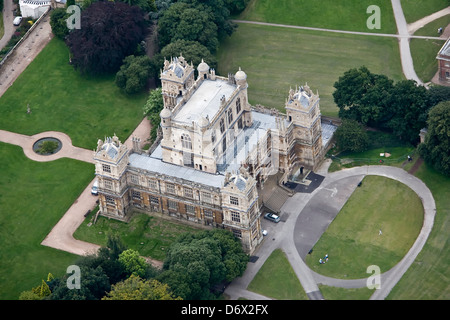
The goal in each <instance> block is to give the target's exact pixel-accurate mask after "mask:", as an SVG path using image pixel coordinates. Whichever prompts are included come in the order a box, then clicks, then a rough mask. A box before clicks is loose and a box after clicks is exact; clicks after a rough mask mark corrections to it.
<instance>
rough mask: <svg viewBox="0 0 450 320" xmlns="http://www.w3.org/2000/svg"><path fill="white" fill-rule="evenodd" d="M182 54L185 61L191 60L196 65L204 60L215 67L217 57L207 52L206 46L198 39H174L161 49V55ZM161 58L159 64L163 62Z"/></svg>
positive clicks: (172, 55) (175, 55) (173, 55)
mask: <svg viewBox="0 0 450 320" xmlns="http://www.w3.org/2000/svg"><path fill="white" fill-rule="evenodd" d="M180 53H181V54H182V55H183V57H184V59H185V60H186V61H189V62H192V64H193V65H194V67H197V66H198V65H199V64H200V62H202V60H204V61H205V62H206V63H207V64H208V65H209V66H210V68H212V69H217V59H216V57H215V56H214V55H212V54H211V52H209V50H208V48H206V47H205V46H204V45H202V44H200V43H199V42H198V41H187V40H184V39H180V40H175V41H174V42H171V43H170V44H168V45H167V46H165V47H164V48H162V49H161V56H162V57H166V58H169V57H177V56H178V55H179V54H180ZM162 60H163V59H161V62H160V66H162V65H163V64H164V61H162Z"/></svg>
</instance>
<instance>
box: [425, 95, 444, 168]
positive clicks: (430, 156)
mask: <svg viewBox="0 0 450 320" xmlns="http://www.w3.org/2000/svg"><path fill="white" fill-rule="evenodd" d="M427 125H428V128H427V131H428V132H427V135H426V137H425V142H424V143H421V144H420V145H419V153H420V155H421V156H422V157H423V159H424V160H425V161H426V162H428V163H429V164H431V165H432V166H433V167H434V168H435V169H436V170H438V171H439V172H441V173H443V174H445V175H448V176H450V101H442V102H440V103H439V104H437V105H436V106H434V107H433V108H431V109H430V112H429V114H428V121H427Z"/></svg>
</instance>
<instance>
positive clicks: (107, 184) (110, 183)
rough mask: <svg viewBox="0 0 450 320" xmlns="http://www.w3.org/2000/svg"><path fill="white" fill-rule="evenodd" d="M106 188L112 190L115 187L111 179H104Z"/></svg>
mask: <svg viewBox="0 0 450 320" xmlns="http://www.w3.org/2000/svg"><path fill="white" fill-rule="evenodd" d="M104 185H105V189H109V190H112V189H113V183H112V181H110V180H104Z"/></svg>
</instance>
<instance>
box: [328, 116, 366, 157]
mask: <svg viewBox="0 0 450 320" xmlns="http://www.w3.org/2000/svg"><path fill="white" fill-rule="evenodd" d="M335 137H336V144H337V146H338V148H339V149H340V150H341V151H344V150H348V151H351V152H362V151H364V150H366V148H367V145H368V143H369V138H368V136H367V132H366V131H365V130H364V128H363V127H362V126H361V125H360V124H359V123H358V122H357V121H356V120H351V119H344V120H342V125H340V126H339V127H338V128H337V129H336V132H335Z"/></svg>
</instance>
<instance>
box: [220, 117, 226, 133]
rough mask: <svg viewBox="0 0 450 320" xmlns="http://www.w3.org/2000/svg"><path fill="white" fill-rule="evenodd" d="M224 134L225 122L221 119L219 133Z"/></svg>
mask: <svg viewBox="0 0 450 320" xmlns="http://www.w3.org/2000/svg"><path fill="white" fill-rule="evenodd" d="M224 132H225V121H224V120H223V119H220V133H224Z"/></svg>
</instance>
